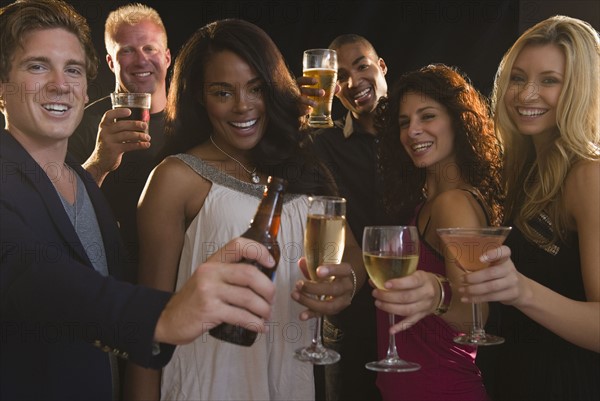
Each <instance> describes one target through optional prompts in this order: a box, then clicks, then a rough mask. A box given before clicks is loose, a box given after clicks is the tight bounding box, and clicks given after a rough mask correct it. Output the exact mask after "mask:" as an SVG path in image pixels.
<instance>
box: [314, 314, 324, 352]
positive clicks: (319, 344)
mask: <svg viewBox="0 0 600 401" xmlns="http://www.w3.org/2000/svg"><path fill="white" fill-rule="evenodd" d="M322 327H323V316H319V317H318V318H317V327H315V335H314V336H313V339H312V345H313V348H314V349H316V350H320V349H321V348H323V344H322V338H321V328H322Z"/></svg>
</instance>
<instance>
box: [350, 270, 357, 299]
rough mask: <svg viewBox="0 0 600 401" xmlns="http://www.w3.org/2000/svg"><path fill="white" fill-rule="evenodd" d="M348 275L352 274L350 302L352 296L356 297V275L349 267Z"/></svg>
mask: <svg viewBox="0 0 600 401" xmlns="http://www.w3.org/2000/svg"><path fill="white" fill-rule="evenodd" d="M350 273H352V296H351V297H350V300H352V299H354V295H356V273H354V269H353V268H352V267H350Z"/></svg>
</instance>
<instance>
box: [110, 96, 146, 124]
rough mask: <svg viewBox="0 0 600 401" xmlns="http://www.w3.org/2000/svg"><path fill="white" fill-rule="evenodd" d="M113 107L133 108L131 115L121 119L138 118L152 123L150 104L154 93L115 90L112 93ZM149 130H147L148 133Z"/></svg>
mask: <svg viewBox="0 0 600 401" xmlns="http://www.w3.org/2000/svg"><path fill="white" fill-rule="evenodd" d="M110 99H111V101H112V106H113V109H116V108H118V107H126V108H128V109H130V110H131V115H130V116H129V117H123V118H119V120H138V121H143V122H145V123H150V104H151V101H152V95H151V94H150V93H132V92H113V93H111V94H110ZM147 133H148V130H146V134H147Z"/></svg>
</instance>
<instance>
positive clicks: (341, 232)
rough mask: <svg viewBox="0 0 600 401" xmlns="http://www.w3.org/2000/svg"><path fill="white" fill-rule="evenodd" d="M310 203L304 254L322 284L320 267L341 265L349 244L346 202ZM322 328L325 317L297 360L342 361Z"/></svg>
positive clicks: (311, 273)
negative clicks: (324, 337) (326, 341)
mask: <svg viewBox="0 0 600 401" xmlns="http://www.w3.org/2000/svg"><path fill="white" fill-rule="evenodd" d="M308 201H309V209H308V218H307V221H306V231H305V232H304V253H305V256H306V265H307V269H308V274H309V276H310V278H311V280H314V281H320V280H322V279H321V278H319V277H317V268H318V267H319V266H322V265H324V264H339V263H340V262H341V261H342V255H343V254H344V246H345V244H346V199H344V198H338V197H333V196H313V197H309V200H308ZM321 298H323V297H321ZM322 325H323V316H320V317H318V318H317V326H316V328H315V333H314V336H313V339H312V342H311V345H309V346H308V347H303V348H299V349H297V350H296V352H295V354H294V356H295V357H296V359H299V360H301V361H304V362H312V363H314V364H315V365H329V364H332V363H336V362H337V361H339V360H340V354H338V353H337V352H335V351H334V350H331V349H329V348H325V346H323V341H322V337H321V328H322Z"/></svg>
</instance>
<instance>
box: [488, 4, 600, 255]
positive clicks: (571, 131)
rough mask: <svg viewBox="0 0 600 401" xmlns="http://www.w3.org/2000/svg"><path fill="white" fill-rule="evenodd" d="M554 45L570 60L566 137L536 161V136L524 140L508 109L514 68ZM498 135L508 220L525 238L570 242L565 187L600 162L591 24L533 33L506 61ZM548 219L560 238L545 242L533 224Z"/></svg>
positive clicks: (597, 72) (561, 22)
mask: <svg viewBox="0 0 600 401" xmlns="http://www.w3.org/2000/svg"><path fill="white" fill-rule="evenodd" d="M545 44H554V45H556V46H558V47H559V48H560V49H561V50H562V52H563V54H564V56H565V75H564V82H563V87H562V91H561V93H560V97H559V101H558V106H557V114H556V125H557V127H558V131H559V132H560V134H559V135H557V137H556V138H554V139H553V141H552V142H551V143H549V144H548V146H546V147H545V149H543V150H541V151H540V152H541V153H540V154H537V155H536V152H535V149H534V147H533V142H532V139H531V137H530V136H525V135H521V134H520V133H519V131H518V129H517V127H516V126H515V124H514V123H513V122H512V121H511V119H510V117H509V115H508V111H507V108H506V106H505V104H504V96H506V93H507V90H508V87H509V84H510V75H511V70H512V67H513V64H514V62H515V60H516V58H517V56H518V55H519V53H520V52H521V50H523V48H525V47H526V46H529V45H545ZM492 107H493V110H494V111H495V113H494V114H495V115H494V121H495V124H496V130H497V131H498V134H499V136H500V138H501V139H502V141H503V143H504V146H505V153H504V174H503V176H504V178H503V182H504V185H505V187H506V191H507V196H506V207H505V210H504V211H505V216H506V219H507V220H509V221H512V223H513V224H515V225H516V226H517V227H518V228H519V229H520V230H521V231H522V232H523V233H524V234H525V236H526V237H527V238H528V239H530V240H532V241H536V242H542V243H546V244H547V243H548V242H554V241H556V240H557V239H563V240H564V239H565V234H566V232H567V229H566V228H567V226H568V216H567V213H566V211H565V208H564V203H563V182H564V180H565V178H566V176H567V174H568V172H569V170H570V168H571V167H572V166H573V164H574V163H576V162H578V161H580V160H600V147H599V145H600V126H599V124H600V40H599V37H598V32H596V31H595V30H594V28H592V27H591V26H590V25H589V24H588V23H587V22H584V21H581V20H578V19H575V18H570V17H566V16H560V15H559V16H554V17H551V18H548V19H546V20H544V21H542V22H540V23H538V24H536V25H535V26H533V27H531V28H529V29H528V30H527V31H526V32H525V33H523V35H521V37H519V39H517V41H516V42H515V44H514V45H513V46H512V47H511V48H510V49H509V50H508V52H507V53H506V54H505V55H504V57H503V59H502V61H501V62H500V66H499V68H498V72H497V73H496V79H495V82H494V90H493V93H492ZM542 212H545V213H547V214H548V217H549V218H550V222H551V224H552V231H553V235H554V237H553V238H552V239H544V238H541V237H540V235H539V234H538V233H537V232H536V231H535V230H534V229H533V228H532V227H531V225H530V224H529V223H530V222H531V221H532V220H533V219H535V218H536V217H537V216H539V215H540V214H541V213H542Z"/></svg>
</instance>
